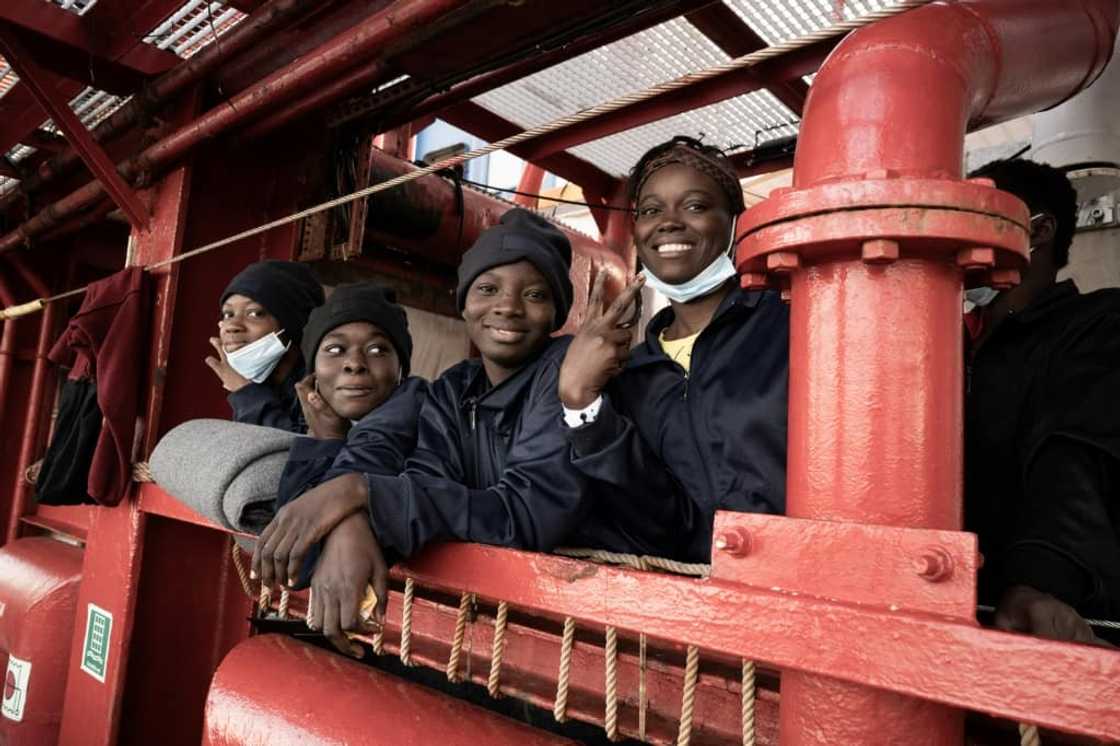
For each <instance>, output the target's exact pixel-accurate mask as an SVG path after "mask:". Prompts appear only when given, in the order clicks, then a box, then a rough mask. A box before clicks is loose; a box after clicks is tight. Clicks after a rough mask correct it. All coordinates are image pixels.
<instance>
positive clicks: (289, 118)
mask: <svg viewBox="0 0 1120 746" xmlns="http://www.w3.org/2000/svg"><path fill="white" fill-rule="evenodd" d="M386 69H387V66H386V64H385V61H384V60H381V59H377V60H373V61H371V62H368V63H366V64H364V65H359V66H358V67H356V68H354V69H353V70H351V71H350V72H348V73H347V74H345V75H343V76H341V77H339V78H337V79H335V80H333V81H331V82H330V83H329V84H327V85H325V86H323V87H321V88H317V89H315V90H314V91H313V92H311V93H310V94H308V95H306V96H303V97H301V98H300V100H299V101H297V102H295V103H294V104H292V105H291V106H289V107H286V108H284V109H281V110H280V111H277V112H275V113H273V114H269V115H268V116H266V117H265V118H264V119H262V120H261V121H259V122H257V123H256V124H254V125H253V126H251V127H249V128H248V129H246V130H245V132H243V133H242V134H241V136H240V137H241V140H243V141H246V142H249V141H252V140H255V139H256V138H258V137H261V136H262V135H266V134H268V133H269V132H272V131H274V130H277V129H279V128H281V127H283V126H285V125H288V124H291V123H292V122H295V121H298V120H299V119H302V118H303V117H305V116H307V115H308V114H311V113H312V112H315V111H321V110H322V109H323V107H325V106H327V105H328V104H332V103H334V102H335V101H338V100H339V99H340V98H342V97H344V96H350V95H353V94H355V93H357V92H358V91H360V90H361V89H363V88H366V87H368V86H371V85H373V84H374V83H376V82H377V80H378V79H379V78H381V77H382V76H384V75H385V71H386Z"/></svg>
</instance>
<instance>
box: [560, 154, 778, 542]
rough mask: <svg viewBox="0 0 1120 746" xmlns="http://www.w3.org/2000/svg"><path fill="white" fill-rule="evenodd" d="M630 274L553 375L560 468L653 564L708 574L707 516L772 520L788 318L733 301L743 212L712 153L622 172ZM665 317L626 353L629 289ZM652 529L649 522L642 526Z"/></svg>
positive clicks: (734, 185)
mask: <svg viewBox="0 0 1120 746" xmlns="http://www.w3.org/2000/svg"><path fill="white" fill-rule="evenodd" d="M629 193H630V200H631V203H632V205H633V207H634V211H635V212H634V225H633V238H634V243H635V245H636V248H637V252H638V258H639V260H640V262H641V264H642V266H643V267H644V269H643V270H642V272H641V274H640V275H639V276H638V278H636V279H635V280H634V281H633V282H632V283H631V285H630V286H629V287H628V288H627V291H624V292H623V293H622V294H621V295H620V296H619V298H618V299H617V300H616V301H615V302H614V303H613V304H611V305H610V306H609V307H608V308H606V309H603V303H602V291H603V290H602V284H601V281H597V283H596V286H595V288H594V290H593V294H592V298H591V302H590V304H589V315H588V318H587V320H586V322H585V324H584V326H583V327H582V328H581V330H580V332H579V334H578V335H577V336H576V337H575V339H574V340H573V342H572V344H571V347H570V348H569V349H568V352H567V355H566V356H565V359H564V363H563V366H562V368H561V371H560V378H559V392H560V399H561V402H562V403H563V405H564V420H565V425H566V427H567V433H568V438H569V442H570V443H571V458H572V461H573V464H574V465H575V466H576V467H577V468H578V469H579V470H580V471H581V472H583V473H584V474H585V475H586V476H588V477H589V478H591V479H592V480H594V481H595V483H596V488H597V491H598V492H599V493H600V494H601V495H602V500H603V503H602V505H603V508H604V509H608V510H609V511H610V512H611V513H613V519H614V520H615V521H617V522H618V523H619V524H621V525H623V526H626V527H639V526H640V527H644V528H643V529H642V530H643V531H644V532H647V533H648V531H649V527H650V526H651V525H652V526H656V527H657V530H656V532H655V533H654V534H652V535H644V536H642V537H641V538H642V539H643V542H644V543H647V544H650V545H652V546H651V547H650V550H651V551H654V550H656V551H659V552H660V553H661V554H663V555H667V556H675V557H679V558H682V559H687V560H692V561H706V560H707V559H708V557H709V553H710V551H711V540H712V521H713V518H714V516H715V511H716V510H738V511H745V512H757V513H777V514H780V513H783V512H784V511H785V466H786V395H787V382H788V372H789V311H788V308H787V307H786V306H785V305H784V304H783V303H782V302H781V300H780V299H779V297H778V295H777V293H774V292H772V291H746V290H743V289H741V288H740V286H739V278H738V276H737V274H736V272H735V267H734V264H733V263H732V260H731V255H732V253H733V251H734V247H735V243H736V242H735V223H736V218H737V217H738V216H739V214H740V213H741V212H742V211H743V210H744V205H743V193H742V189H741V187H740V186H739V179H738V176H737V174H736V172H735V169H734V167H733V166H732V164H731V163H730V162H729V160H728V159H727V157H726V156H725V155H724V154H723V152H722V151H720V150H719V149H718V148H715V147H712V146H708V145H704V144H702V143H700V142H698V141H696V140H694V139H692V138H686V137H676V138H673V140H671V141H669V142H666V143H664V144H662V145H659V146H657V147H655V148H653V149H652V150H650V151H649V152H648V153H646V154H645V155H644V156H643V157H642V159H641V160H640V161H639V162H638V164H637V165H636V166H635V167H634V169H633V170H632V171H631V173H630V190H629ZM643 282H644V283H645V284H647V285H649V286H652V287H653V288H655V289H656V290H658V291H660V292H661V293H662V294H663V295H665V296H666V297H667V298H668V299H669V303H670V306H669V307H668V308H666V309H664V310H662V311H661V312H660V313H658V314H657V315H656V316H654V318H653V319H652V320H651V321H650V324H649V326H648V328H647V330H646V336H645V340H644V341H642V342H641V343H640V344H638V345H637V346H636V347H635V348H633V349H632V350H631V349H630V348H629V347H630V336H631V330H630V329H629V328H628V326H629V325H628V324H627V323H626V321H625V317H626V316H627V315H628V310H627V307H626V306H627V305H628V304H629V302H630V299H631V297H632V295H633V294H632V292H628V291H630V290H632V288H634V287H635V286H637V285H639V284H641V283H643ZM651 519H652V520H651Z"/></svg>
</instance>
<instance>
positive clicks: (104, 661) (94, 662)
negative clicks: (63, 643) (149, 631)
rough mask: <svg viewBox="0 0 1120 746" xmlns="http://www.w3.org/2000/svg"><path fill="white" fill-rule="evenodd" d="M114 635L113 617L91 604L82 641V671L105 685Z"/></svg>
mask: <svg viewBox="0 0 1120 746" xmlns="http://www.w3.org/2000/svg"><path fill="white" fill-rule="evenodd" d="M112 634H113V615H112V614H110V613H109V612H107V611H105V609H102V608H101V607H99V606H95V605H94V604H90V605H89V608H88V609H87V610H86V634H85V637H84V638H83V639H82V664H81V669H82V670H83V671H85V672H86V673H88V674H89V675H90V676H92V677H93V678H95V679H97V680H98V681H100V682H101V683H102V684H104V683H105V672H106V671H107V670H108V669H109V639H110V637H111V635H112Z"/></svg>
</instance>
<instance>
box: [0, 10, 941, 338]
mask: <svg viewBox="0 0 1120 746" xmlns="http://www.w3.org/2000/svg"><path fill="white" fill-rule="evenodd" d="M930 2H933V0H902V2H900V3H898V4H897V5H892V6H891V7H889V8H882V9H880V10H876V11H872V12H870V13H866V14H864V15H862V16H860V17H859V18H855V19H853V20H850V21H843V22H841V23H835V24H832V25H831V26H826V27H825V28H822V29H818V30H817V31H814V32H812V33H809V34H806V35H805V36H799V37H797V38H795V39H788V40H786V41H782V42H779V43H777V44H774V45H772V46H769V47H766V48H764V49H759V50H758V51H755V52H751V53H750V54H745V55H743V56H741V57H736V58H735V59H733V60H729V61H728V62H724V63H721V64H719V65H714V66H712V67H709V68H707V69H704V70H701V71H699V72H695V73H689V74H687V75H683V76H681V77H679V78H675V79H674V80H668V81H665V82H664V83H660V84H658V85H655V86H653V87H651V88H646V89H645V90H641V91H635V92H633V93H629V94H627V95H625V96H621V97H619V98H616V99H614V100H613V101H607V102H604V103H602V104H599V105H598V106H593V107H591V108H590V109H584V110H583V111H580V112H577V113H575V114H571V115H569V116H566V117H562V118H561V119H557V120H554V121H552V122H548V123H546V124H542V125H539V126H537V127H532V128H530V129H527V130H525V131H524V132H519V133H517V134H516V135H511V136H510V137H507V138H504V139H502V140H498V141H497V142H494V143H490V144H489V145H485V146H483V147H481V148H476V149H474V150H472V151H470V152H469V153H462V154H460V155H454V156H451V157H450V158H445V159H444V160H442V161H439V162H438V163H434V164H432V165H430V166H424V167H423V168H418V169H416V170H415V171H410V172H408V173H405V174H401V175H400V176H397V177H395V178H392V179H389V180H387V181H382V182H379V183H377V184H371V185H370V186H368V187H366V188H364V189H359V190H357V191H356V192H351V193H350V194H346V195H343V196H341V197H336V198H335V199H332V200H328V201H326V202H321V203H319V204H317V205H314V206H313V207H309V208H307V209H306V210H300V211H299V212H295V213H292V214H291V215H287V216H285V217H282V218H278V219H276V220H272V221H269V222H267V223H263V224H261V225H258V226H256V227H255V228H249V229H248V230H244V231H241V232H240V233H235V234H234V235H232V236H227V237H225V238H221V239H218V240H217V241H212V242H210V243H208V244H204V245H202V246H199V247H198V248H197V249H192V250H190V251H186V252H183V253H181V254H178V255H176V256H173V257H171V258H169V259H164V260H163V261H159V262H155V263H153V264H149V265H147V266H146V269H148V270H153V269H156V268H158V267H164V266H167V265H170V264H175V263H176V262H181V261H183V260H184V259H189V258H191V257H194V256H198V255H199V254H205V253H207V252H209V251H213V250H214V249H219V248H221V247H223V246H228V245H229V244H231V243H236V242H237V241H241V240H244V239H246V238H251V237H252V236H256V235H259V234H261V233H265V232H267V231H270V230H272V229H274V228H280V227H282V226H285V225H289V224H291V223H295V222H297V221H299V220H303V219H304V218H307V217H311V216H312V215H316V214H318V213H321V212H326V211H327V210H332V209H334V208H335V207H339V206H341V205H346V204H349V203H351V202H356V201H357V200H360V199H365V198H366V197H370V196H372V195H374V194H377V193H378V192H384V191H386V190H388V189H393V188H394V187H398V186H400V185H402V184H406V183H408V182H410V181H415V180H416V179H419V178H421V177H424V176H428V175H430V174H434V173H437V172H439V171H443V170H445V169H449V168H453V167H455V166H458V165H461V164H463V163H466V162H467V161H472V160H474V159H476V158H481V157H483V156H486V155H490V154H491V153H494V152H497V151H499V150H508V149H509V148H512V147H514V146H516V145H520V144H521V143H524V142H528V141H529V140H533V139H535V138H537V137H541V136H543V135H547V134H550V133H552V132H556V131H558V130H562V129H565V128H567V127H571V126H574V125H577V124H582V123H583V122H586V121H589V120H591V119H595V118H596V117H599V116H602V115H605V114H610V113H612V112H615V111H619V110H620V109H625V108H627V107H629V106H633V105H635V104H638V103H641V102H643V101H648V100H650V99H653V98H656V97H658V96H661V95H664V94H667V93H670V92H673V91H678V90H681V89H684V88H688V87H689V86H692V85H695V84H697V83H701V82H703V81H706V80H711V79H713V78H717V77H719V76H721V75H725V74H727V73H730V72H734V71H736V70H743V69H746V68H749V67H754V66H755V65H758V64H761V63H763V62H767V61H769V60H772V59H774V58H776V57H780V56H782V55H784V54H788V53H790V52H795V51H797V50H799V49H803V48H804V47H808V46H812V45H813V44H817V43H819V42H822V41H825V40H827V39H831V38H833V37H836V36H842V35H845V34H848V33H850V32H852V31H855V30H856V29H859V28H862V27H863V26H867V25H870V24H872V23H875V22H876V21H881V20H883V19H885V18H890V17H891V16H896V15H899V14H901V13H904V12H906V11H908V10H911V9H913V8H917V7H919V6H922V5H927V4H928V3H930ZM87 287H88V286H87ZM85 290H86V288H85V287H81V288H77V289H75V290H69V291H67V292H65V293H60V294H58V295H52V296H50V297H48V298H41V299H39V300H37V301H32V302H31V303H30V304H23V306H18V307H13V308H11V309H0V318H4V314H5V313H6V312H8V311H13V312H15V311H17V310H18V312H19V314H26V313H33V312H35V311H37V310H39V309H41V308H42V305H43V304H46V303H51V302H53V301H56V300H61V299H62V298H67V297H70V296H72V295H78V294H80V293H83V292H85ZM35 303H38V304H39V308H32V307H31V306H32V304H35Z"/></svg>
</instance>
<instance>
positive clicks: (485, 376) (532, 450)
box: [254, 209, 591, 652]
mask: <svg viewBox="0 0 1120 746" xmlns="http://www.w3.org/2000/svg"><path fill="white" fill-rule="evenodd" d="M570 264H571V246H570V244H569V242H568V239H567V238H566V237H565V236H564V234H563V233H561V232H560V231H559V230H557V229H556V228H555V227H554V226H552V225H551V224H550V223H548V222H547V221H545V220H544V219H543V218H541V217H539V216H538V215H536V214H534V213H532V212H529V211H527V210H522V209H515V210H511V211H510V212H508V213H506V214H505V215H504V216H503V217H502V220H501V223H500V224H499V225H497V226H495V227H493V228H490V229H489V230H487V231H486V232H484V233H483V234H482V235H481V236H480V237H479V239H478V241H477V242H476V243H475V245H474V246H473V247H472V248H471V249H470V250H469V251H468V252H467V253H466V255H465V256H464V257H463V261H462V263H461V265H460V267H459V286H458V293H457V301H458V305H459V308H460V310H461V312H462V315H463V318H464V320H465V321H466V327H467V334H468V336H469V337H470V339H471V341H472V342H473V343H474V345H475V347H476V348H477V349H478V351H479V353H480V355H481V357H480V358H479V359H472V360H466V361H464V362H462V363H460V364H458V365H456V366H454V367H452V368H451V369H449V370H448V371H447V372H445V373H444V374H443V375H442V376H440V377H439V379H437V380H436V381H435V382H434V383H433V384H432V385H431V389H430V392H429V395H428V398H427V400H426V401H425V403H424V406H423V407H422V409H421V411H420V418H419V423H418V434H417V445H416V450H415V452H414V453H413V455H412V456H411V458H409V459H408V462H407V464H406V466H405V468H404V470H403V472H402V473H401V474H399V475H396V476H384V475H379V474H373V473H366V474H365V475H363V478H361V479H357V478H355V479H351V480H350V481H349V482H348V483H342V481H341V480H334V482H333V483H331V484H332V485H335V484H336V483H337V486H338V487H339V489H338V490H337V491H336V492H335V493H334V494H333V495H331V499H330V500H329V501H326V500H324V501H322V502H321V505H322V507H321V508H320V509H316V510H315V511H305V512H304V513H303V515H302V516H300V517H298V519H297V517H296V516H292V520H290V521H288V522H287V523H286V524H279V522H277V523H278V524H279V525H277V529H276V530H275V531H273V532H271V533H270V534H268V535H266V534H262V536H261V540H260V541H259V542H258V547H259V549H258V555H259V556H254V570H255V571H260V572H261V574H262V582H265V583H268V582H270V581H271V579H272V578H274V577H275V578H290V577H292V575H293V573H294V572H295V571H296V569H297V568H298V567H299V563H300V561H301V560H302V557H303V555H304V554H305V553H306V551H307V547H309V546H311V545H312V544H313V543H314V542H315V541H317V540H318V539H319V538H320V537H321V536H323V535H325V534H327V533H329V534H330V538H329V539H328V541H327V545H326V547H325V549H324V558H325V557H326V555H327V554H329V553H331V551H332V544H333V543H334V540H335V536H336V535H337V534H338V532H339V531H342V530H347V531H349V530H351V529H353V531H355V532H357V531H358V528H357V526H358V524H363V523H364V530H365V531H367V532H368V531H369V529H370V528H372V533H371V534H369V533H367V534H365V535H363V536H362V538H361V541H360V542H357V541H355V542H354V543H353V544H352V548H351V549H350V551H349V554H348V556H347V557H346V560H347V562H348V563H349V567H351V568H353V569H352V570H350V571H349V573H348V574H347V576H346V577H347V578H348V579H349V582H340V583H337V584H335V585H334V587H326V584H324V588H323V589H322V591H320V589H319V588H318V587H316V586H315V585H313V588H314V589H315V592H314V593H313V596H314V603H313V605H312V610H311V611H312V619H313V620H314V621H315V623H316V624H321V625H322V626H323V630H324V632H326V633H328V636H329V638H330V639H332V640H339V642H337V643H336V645H337V646H338V647H339V649H340V650H343V651H344V652H345V651H347V650H348V649H349V648H348V646H347V643H346V642H345V640H344V639H340V630H349V629H354V628H355V626H356V625H357V623H358V622H357V618H356V610H357V606H358V602H359V600H360V599H361V598H362V592H363V591H364V589H365V582H366V579H369V578H372V579H373V586H374V589H375V591H376V592H377V595H378V598H379V599H380V608H379V610H378V612H377V613H378V614H383V612H384V603H385V599H386V578H387V565H386V562H385V556H387V557H388V558H389V560H395V559H398V558H404V557H408V556H410V555H412V554H414V553H415V552H417V551H418V550H420V549H421V548H422V547H424V546H425V545H427V544H429V543H431V542H435V541H440V540H460V541H474V542H482V543H488V544H498V545H503V546H509V547H519V548H524V549H532V550H539V551H547V550H550V549H552V548H553V547H554V546H556V544H557V543H558V542H560V541H561V540H562V539H565V538H566V537H569V536H570V535H572V534H573V532H574V531H576V529H577V528H578V527H579V526H580V525H581V524H582V522H583V519H584V518H585V517H586V516H587V515H588V513H589V511H590V502H591V497H590V495H589V494H588V492H587V490H586V489H585V484H584V479H583V477H582V476H581V475H580V474H579V472H577V471H576V470H575V469H574V468H572V467H571V465H570V463H569V459H568V456H567V451H568V445H567V441H566V439H565V437H564V433H563V431H562V430H561V429H560V427H559V420H560V416H561V408H560V402H559V399H558V398H557V395H556V391H557V376H558V373H559V367H560V361H561V359H562V358H563V355H564V351H565V350H566V349H567V345H568V342H569V340H568V339H567V338H552V337H551V336H550V335H551V334H552V333H553V332H555V331H556V330H557V329H559V328H560V327H561V326H563V324H564V321H565V319H566V318H567V315H568V310H569V308H570V307H571V303H572V294H573V291H572V285H571V280H570V279H569V269H570ZM327 486H328V485H327V484H324V485H323V488H326V487H327ZM320 489H322V488H320ZM309 494H310V493H309ZM299 502H303V501H302V500H300V501H299ZM383 553H384V556H383ZM320 566H322V561H321V562H320Z"/></svg>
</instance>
